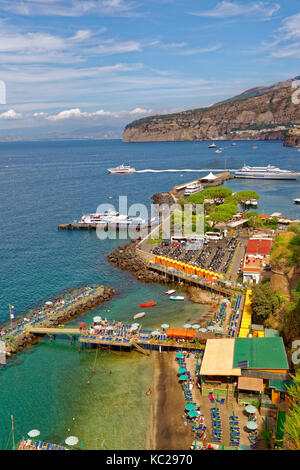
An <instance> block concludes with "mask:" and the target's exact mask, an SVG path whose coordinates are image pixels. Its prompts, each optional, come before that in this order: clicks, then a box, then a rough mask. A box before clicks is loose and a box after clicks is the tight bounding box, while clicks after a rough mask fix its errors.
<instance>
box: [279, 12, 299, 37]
mask: <svg viewBox="0 0 300 470" xmlns="http://www.w3.org/2000/svg"><path fill="white" fill-rule="evenodd" d="M282 23H283V25H282V27H281V28H279V29H278V31H277V32H278V35H279V38H280V39H281V40H285V41H286V40H295V39H299V38H300V13H297V14H296V15H293V16H289V17H288V18H285V19H284V20H283V22H282Z"/></svg>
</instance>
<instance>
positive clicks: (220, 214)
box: [209, 211, 232, 224]
mask: <svg viewBox="0 0 300 470" xmlns="http://www.w3.org/2000/svg"><path fill="white" fill-rule="evenodd" d="M231 219H232V213H231V212H228V211H227V212H225V211H215V212H212V213H211V214H210V216H209V220H211V221H212V222H213V223H214V224H216V223H218V222H228V221H229V220H231Z"/></svg>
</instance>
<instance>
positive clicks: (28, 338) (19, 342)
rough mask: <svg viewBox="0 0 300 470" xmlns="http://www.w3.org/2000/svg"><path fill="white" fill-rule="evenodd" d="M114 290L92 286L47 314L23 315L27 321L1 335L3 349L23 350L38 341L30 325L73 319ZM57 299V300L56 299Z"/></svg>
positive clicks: (45, 324)
mask: <svg viewBox="0 0 300 470" xmlns="http://www.w3.org/2000/svg"><path fill="white" fill-rule="evenodd" d="M116 293H117V291H116V290H114V289H112V288H111V287H108V286H94V287H93V289H92V290H91V293H90V294H89V295H85V296H83V297H80V298H78V300H76V294H75V300H74V301H72V303H71V304H68V302H66V306H65V307H61V308H59V309H57V310H54V311H51V310H50V309H49V310H50V311H49V312H48V314H45V313H43V314H41V313H40V312H35V313H33V314H32V315H31V317H30V318H29V316H28V315H25V316H24V318H26V320H27V321H24V318H23V321H21V323H20V324H19V326H18V328H19V329H18V330H16V328H15V330H14V331H12V332H11V331H9V330H8V331H7V332H6V334H4V335H2V340H3V341H5V349H6V353H7V355H8V356H10V355H12V354H16V353H17V352H19V351H21V350H23V349H24V348H25V347H26V346H28V345H30V344H33V343H35V342H37V341H38V339H37V337H36V336H35V335H33V334H32V333H30V332H29V329H30V326H31V325H32V324H36V323H37V321H38V326H40V327H54V326H57V325H61V324H64V323H67V322H69V321H72V320H74V318H76V317H78V316H79V315H82V314H83V313H84V312H86V311H87V310H91V309H93V308H95V307H97V306H98V305H100V304H102V303H103V302H107V301H108V300H110V299H111V298H112V297H113V296H114V295H115V294H116ZM69 295H71V296H72V295H74V291H71V292H70V294H69ZM58 301H59V300H58ZM3 331H4V332H5V327H3V328H2V332H3Z"/></svg>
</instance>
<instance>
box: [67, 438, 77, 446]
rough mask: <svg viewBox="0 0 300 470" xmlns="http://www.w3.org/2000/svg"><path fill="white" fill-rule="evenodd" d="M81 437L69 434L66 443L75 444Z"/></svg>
mask: <svg viewBox="0 0 300 470" xmlns="http://www.w3.org/2000/svg"><path fill="white" fill-rule="evenodd" d="M78 441H79V439H78V437H76V436H69V437H67V439H66V440H65V443H66V444H67V445H68V446H75V445H76V444H77V443H78Z"/></svg>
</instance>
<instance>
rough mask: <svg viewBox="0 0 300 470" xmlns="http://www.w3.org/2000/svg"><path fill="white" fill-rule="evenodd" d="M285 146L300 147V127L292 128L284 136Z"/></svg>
mask: <svg viewBox="0 0 300 470" xmlns="http://www.w3.org/2000/svg"><path fill="white" fill-rule="evenodd" d="M283 144H284V146H285V147H299V148H300V129H291V130H290V131H288V132H287V133H286V135H285V137H284V142H283Z"/></svg>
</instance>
